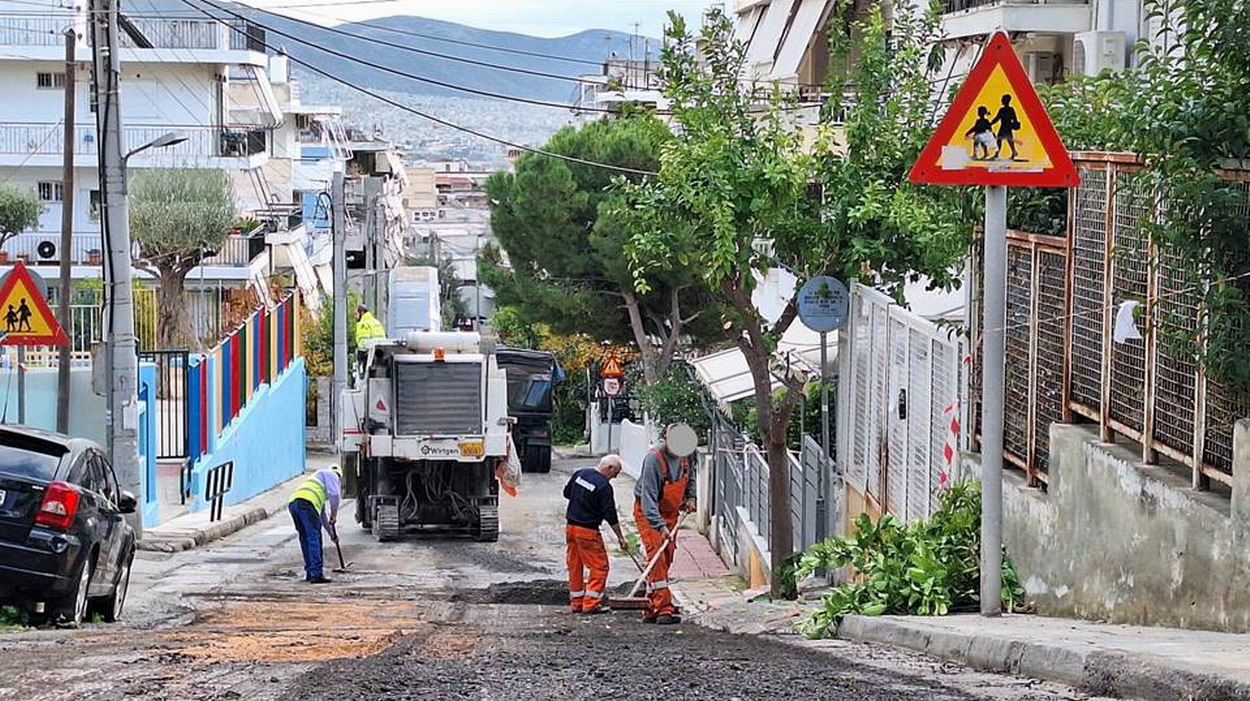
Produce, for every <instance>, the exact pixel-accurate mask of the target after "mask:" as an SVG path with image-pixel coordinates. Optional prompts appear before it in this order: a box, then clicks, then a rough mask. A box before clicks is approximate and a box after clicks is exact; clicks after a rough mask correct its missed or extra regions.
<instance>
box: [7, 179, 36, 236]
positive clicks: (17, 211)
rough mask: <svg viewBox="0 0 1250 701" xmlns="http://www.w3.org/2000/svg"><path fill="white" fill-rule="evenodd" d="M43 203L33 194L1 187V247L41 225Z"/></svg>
mask: <svg viewBox="0 0 1250 701" xmlns="http://www.w3.org/2000/svg"><path fill="white" fill-rule="evenodd" d="M41 214H43V202H40V201H39V198H38V197H36V196H35V193H33V192H26V191H24V190H20V189H18V188H17V187H14V186H13V185H7V184H6V185H0V246H3V245H4V243H5V242H6V241H8V240H9V239H11V238H13V237H14V236H17V235H18V234H20V233H22V232H23V231H25V230H27V229H33V228H35V227H36V226H38V225H39V215H41Z"/></svg>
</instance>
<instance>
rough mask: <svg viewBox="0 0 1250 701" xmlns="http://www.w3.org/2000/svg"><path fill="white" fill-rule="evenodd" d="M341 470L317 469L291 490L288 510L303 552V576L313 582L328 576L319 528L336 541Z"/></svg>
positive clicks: (324, 579) (321, 582)
mask: <svg viewBox="0 0 1250 701" xmlns="http://www.w3.org/2000/svg"><path fill="white" fill-rule="evenodd" d="M342 479H343V470H342V468H340V467H339V466H338V465H334V466H331V467H329V468H326V469H323V470H317V471H316V472H315V473H313V474H312V475H311V476H309V477H308V479H306V480H304V481H303V482H301V483H300V485H299V486H298V487H296V488H295V491H294V492H291V499H290V504H289V505H288V507H287V508H288V509H290V511H291V519H292V520H294V521H295V531H296V532H297V533H299V548H300V552H302V553H303V555H304V578H305V579H306V580H307V581H308V582H310V583H312V584H327V583H329V581H330V580H329V578H327V577H326V576H325V571H324V570H323V569H322V557H321V529H322V528H325V529H326V533H329V534H330V539H331V540H335V541H337V540H338V538H339V535H338V531H337V530H335V524H336V523H337V522H338V517H339V502H340V501H341V500H342V498H343V489H342Z"/></svg>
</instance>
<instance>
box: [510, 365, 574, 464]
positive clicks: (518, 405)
mask: <svg viewBox="0 0 1250 701" xmlns="http://www.w3.org/2000/svg"><path fill="white" fill-rule="evenodd" d="M495 355H496V357H497V358H498V362H499V367H501V368H503V369H504V371H505V372H506V373H507V374H508V415H509V416H511V417H512V418H513V419H515V422H514V423H513V425H512V441H513V443H514V444H515V446H516V451H517V456H518V457H519V458H520V460H521V469H522V470H524V471H526V472H550V471H551V415H552V392H553V390H554V389H555V386H556V384H557V383H559V382H561V381H563V380H564V369H563V368H561V367H560V363H559V362H558V361H557V360H556V356H555V355H554V354H553V353H549V352H547V351H538V350H528V349H523V348H500V349H498V350H497V351H496V352H495Z"/></svg>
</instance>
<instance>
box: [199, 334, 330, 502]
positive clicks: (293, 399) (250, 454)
mask: <svg viewBox="0 0 1250 701" xmlns="http://www.w3.org/2000/svg"><path fill="white" fill-rule="evenodd" d="M306 380H307V378H306V376H305V373H304V360H303V358H296V359H295V360H293V361H292V362H291V366H290V367H289V368H288V369H287V371H286V372H284V373H283V374H282V375H281V376H279V377H278V378H277V379H276V380H275V381H274V382H273V383H272V384H269V385H262V386H261V388H260V389H259V390H257V391H256V393H255V394H253V395H252V398H251V399H250V400H249V401H248V403H247V406H245V407H244V408H243V410H242V412H241V413H240V414H239V416H238V417H236V418H235V420H234V421H232V422H231V423H230V425H229V426H227V427H226V430H225V431H223V432H222V434H221V435H220V436H219V437H218V439H217V442H216V445H214V446H213V449H212V450H211V451H210V452H209V453H208V454H207V455H205V456H204V457H202V458H200V459H199V460H197V461H196V463H195V466H194V468H193V475H192V488H191V489H192V493H193V494H194V496H195V499H194V501H193V503H192V504H191V505H190V510H191V511H199V510H201V509H205V508H207V507H208V502H206V501H205V500H204V498H203V497H204V489H205V486H206V485H205V481H206V479H205V476H206V473H207V472H208V470H209V469H211V468H213V467H216V466H217V465H221V464H222V463H225V462H229V461H233V462H234V488H233V489H231V490H230V492H229V493H228V494H227V495H226V499H225V502H226V505H227V506H230V505H232V504H237V503H239V502H241V501H245V500H247V499H249V498H251V497H253V496H256V495H257V494H260V493H261V492H264V491H266V490H268V489H270V488H272V487H274V486H275V485H278V484H281V483H282V482H285V481H286V480H289V479H291V478H292V477H295V476H297V475H299V474H300V473H301V472H303V471H304V443H305V441H304V435H305V428H304V418H305V413H304V412H305V406H304V401H305V392H306V391H307V387H306V386H305V383H306Z"/></svg>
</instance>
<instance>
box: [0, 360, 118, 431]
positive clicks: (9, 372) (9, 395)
mask: <svg viewBox="0 0 1250 701" xmlns="http://www.w3.org/2000/svg"><path fill="white" fill-rule="evenodd" d="M56 395H57V386H56V368H32V369H30V370H28V371H27V372H26V425H27V426H33V427H35V428H42V429H46V430H48V431H55V430H56ZM70 400H71V401H70V405H69V434H70V435H71V436H74V437H77V438H89V439H91V440H93V441H95V442H97V443H99V444H100V445H104V438H105V436H104V410H105V406H104V397H102V396H100V395H98V394H96V393H95V392H92V391H91V368H89V367H88V368H72V369H71V370H70ZM17 416H18V410H17V377H16V375H15V373H14V369H13V368H3V369H0V418H3V422H4V423H17Z"/></svg>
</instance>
